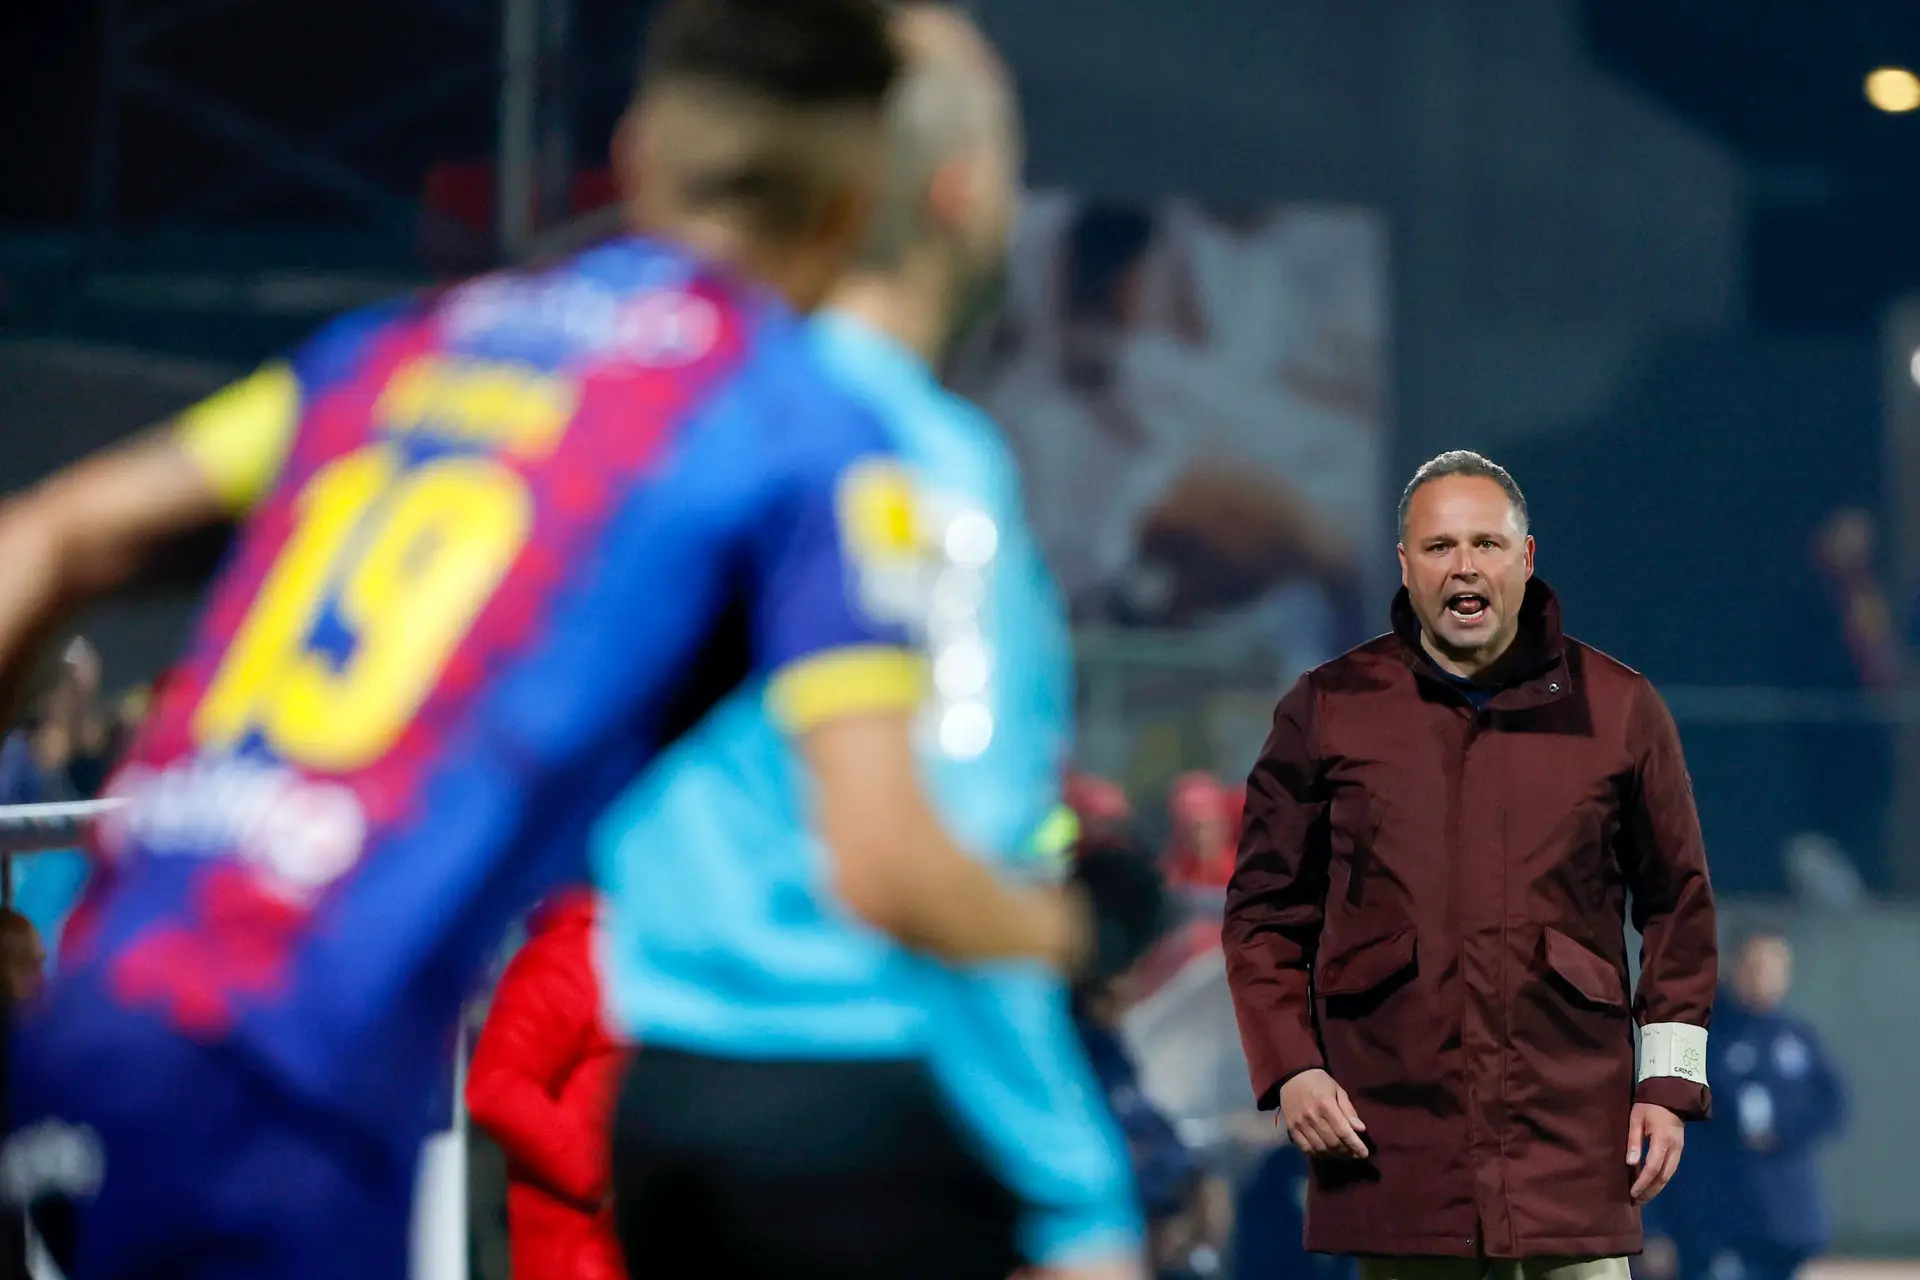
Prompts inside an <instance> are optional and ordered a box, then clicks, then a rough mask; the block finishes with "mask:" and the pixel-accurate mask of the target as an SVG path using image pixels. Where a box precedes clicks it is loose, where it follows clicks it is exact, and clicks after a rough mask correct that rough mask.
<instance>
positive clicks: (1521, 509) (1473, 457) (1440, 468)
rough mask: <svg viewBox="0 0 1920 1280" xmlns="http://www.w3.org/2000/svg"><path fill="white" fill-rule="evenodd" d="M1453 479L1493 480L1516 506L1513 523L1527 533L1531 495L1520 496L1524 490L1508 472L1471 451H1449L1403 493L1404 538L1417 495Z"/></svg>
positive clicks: (1431, 461) (1429, 463)
mask: <svg viewBox="0 0 1920 1280" xmlns="http://www.w3.org/2000/svg"><path fill="white" fill-rule="evenodd" d="M1449 476H1474V477H1477V478H1479V479H1481V480H1491V481H1493V482H1494V483H1495V484H1497V485H1499V486H1500V489H1501V491H1502V492H1504V493H1505V494H1506V495H1507V501H1509V502H1511V503H1512V504H1513V520H1514V523H1515V524H1517V525H1519V526H1520V532H1521V533H1525V532H1526V531H1527V495H1526V494H1524V493H1521V492H1520V486H1519V485H1517V484H1515V483H1514V480H1513V476H1512V475H1510V474H1509V473H1508V471H1507V469H1506V468H1505V467H1503V466H1501V465H1500V464H1499V463H1497V462H1495V461H1494V460H1493V459H1491V458H1489V457H1487V456H1486V455H1485V454H1480V453H1475V452H1474V451H1473V450H1471V449H1449V450H1447V451H1446V452H1445V453H1443V454H1441V455H1440V456H1439V457H1437V458H1429V459H1428V460H1427V461H1425V462H1423V463H1421V464H1420V468H1419V470H1417V471H1415V472H1414V473H1413V479H1411V480H1409V481H1407V487H1406V488H1405V489H1403V490H1401V491H1400V537H1401V538H1402V539H1403V540H1404V539H1405V538H1406V536H1407V510H1408V508H1410V507H1412V506H1413V495H1414V494H1416V493H1418V492H1420V490H1421V489H1423V488H1425V487H1426V486H1427V485H1430V484H1432V483H1433V482H1434V481H1435V480H1445V479H1446V478H1447V477H1449Z"/></svg>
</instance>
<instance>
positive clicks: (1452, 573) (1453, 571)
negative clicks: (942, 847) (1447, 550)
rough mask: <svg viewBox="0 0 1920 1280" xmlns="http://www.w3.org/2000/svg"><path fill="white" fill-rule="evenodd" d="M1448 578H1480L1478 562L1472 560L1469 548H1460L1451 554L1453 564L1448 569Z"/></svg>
mask: <svg viewBox="0 0 1920 1280" xmlns="http://www.w3.org/2000/svg"><path fill="white" fill-rule="evenodd" d="M1448 576H1449V577H1454V578H1465V579H1468V580H1473V579H1476V578H1478V577H1479V576H1480V562H1479V561H1478V560H1476V559H1475V558H1474V554H1473V551H1472V549H1471V548H1469V547H1461V548H1460V549H1459V550H1457V551H1455V552H1454V553H1453V564H1452V565H1451V566H1449V568H1448Z"/></svg>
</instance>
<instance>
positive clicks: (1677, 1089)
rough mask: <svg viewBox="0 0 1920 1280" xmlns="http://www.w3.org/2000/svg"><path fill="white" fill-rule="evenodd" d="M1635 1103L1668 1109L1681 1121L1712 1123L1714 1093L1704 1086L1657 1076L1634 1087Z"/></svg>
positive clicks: (1673, 1077)
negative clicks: (1644, 1103) (1646, 1103)
mask: <svg viewBox="0 0 1920 1280" xmlns="http://www.w3.org/2000/svg"><path fill="white" fill-rule="evenodd" d="M1633 1100H1634V1101H1635V1102H1651V1103H1652V1104H1653V1105H1654V1106H1656V1107H1665V1108H1666V1109H1667V1110H1669V1111H1671V1112H1673V1114H1675V1115H1677V1116H1679V1117H1680V1118H1681V1119H1682V1120H1711V1119H1712V1118H1713V1091H1712V1090H1710V1089H1708V1088H1707V1086H1705V1085H1703V1084H1695V1083H1693V1081H1691V1080H1682V1079H1681V1078H1680V1077H1679V1076H1655V1077H1654V1078H1653V1079H1651V1080H1642V1081H1641V1082H1640V1083H1639V1084H1638V1085H1636V1086H1634V1090H1633Z"/></svg>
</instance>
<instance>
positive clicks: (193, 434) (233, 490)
mask: <svg viewBox="0 0 1920 1280" xmlns="http://www.w3.org/2000/svg"><path fill="white" fill-rule="evenodd" d="M299 423H300V380H299V378H297V377H296V376H294V372H293V368H292V366H290V365H288V364H287V363H286V362H285V361H280V360H276V361H274V362H273V363H271V364H267V365H264V366H262V367H261V368H260V370H259V371H258V372H256V373H254V374H253V375H252V376H250V377H247V378H243V379H241V380H240V381H239V382H236V383H234V384H233V385H232V386H229V387H227V388H225V389H224V390H222V391H217V392H215V393H214V394H213V395H211V396H209V397H208V398H207V399H205V400H202V401H201V402H200V403H199V404H196V405H194V406H193V407H192V408H190V409H188V410H186V411H185V412H184V413H182V414H181V415H180V416H179V417H178V418H176V419H174V438H175V439H177V440H178V441H179V442H180V445H181V447H182V448H184V449H185V450H186V451H187V453H188V454H189V455H191V456H192V458H193V460H194V462H195V463H196V464H198V465H199V467H200V469H201V471H202V472H204V473H205V475H206V477H207V479H208V480H209V481H210V482H212V484H213V487H214V489H215V490H216V491H217V492H218V493H219V495H220V500H221V501H222V502H223V503H225V504H226V505H227V507H228V509H229V510H231V511H233V512H234V513H235V514H243V513H245V512H247V511H249V510H251V509H252V508H253V507H254V506H255V505H256V504H257V503H259V501H260V500H261V499H262V498H264V497H265V496H266V494H267V491H268V490H269V489H271V488H272V487H273V482H274V480H275V478H276V477H277V476H278V475H279V474H280V468H281V466H282V465H283V464H284V463H285V462H286V459H287V452H288V450H289V449H290V448H291V447H292V445H293V435H294V429H295V428H296V427H297V426H299Z"/></svg>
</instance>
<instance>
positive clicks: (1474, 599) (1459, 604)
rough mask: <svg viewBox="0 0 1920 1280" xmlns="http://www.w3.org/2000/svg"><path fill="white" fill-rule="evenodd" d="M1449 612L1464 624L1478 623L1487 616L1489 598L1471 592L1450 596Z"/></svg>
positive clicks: (1448, 599)
mask: <svg viewBox="0 0 1920 1280" xmlns="http://www.w3.org/2000/svg"><path fill="white" fill-rule="evenodd" d="M1447 612H1448V613H1450V614H1452V615H1453V616H1454V617H1456V618H1458V619H1459V620H1460V621H1462V622H1478V621H1479V620H1480V619H1481V618H1482V617H1484V616H1486V612H1487V598H1486V597H1485V596H1482V595H1475V594H1474V593H1473V592H1471V591H1463V592H1461V593H1460V594H1458V595H1452V596H1448V597H1447Z"/></svg>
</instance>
